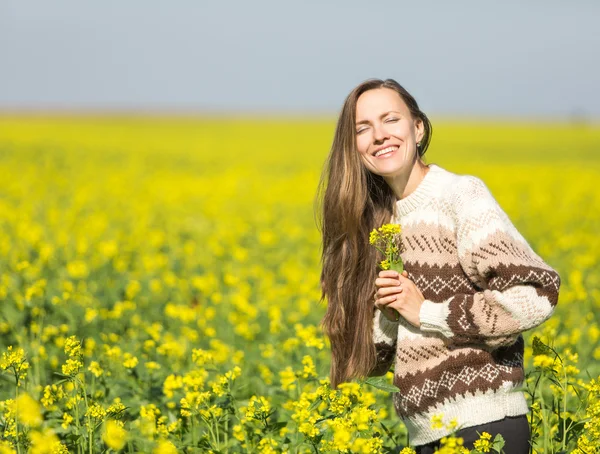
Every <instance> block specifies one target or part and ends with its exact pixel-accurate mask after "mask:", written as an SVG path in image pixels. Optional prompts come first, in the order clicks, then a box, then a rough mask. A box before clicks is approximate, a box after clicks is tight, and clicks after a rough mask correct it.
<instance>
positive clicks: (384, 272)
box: [379, 270, 398, 279]
mask: <svg viewBox="0 0 600 454" xmlns="http://www.w3.org/2000/svg"><path fill="white" fill-rule="evenodd" d="M379 277H390V278H393V279H397V278H398V271H394V270H382V271H380V272H379Z"/></svg>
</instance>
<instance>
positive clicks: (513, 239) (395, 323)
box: [321, 79, 560, 454]
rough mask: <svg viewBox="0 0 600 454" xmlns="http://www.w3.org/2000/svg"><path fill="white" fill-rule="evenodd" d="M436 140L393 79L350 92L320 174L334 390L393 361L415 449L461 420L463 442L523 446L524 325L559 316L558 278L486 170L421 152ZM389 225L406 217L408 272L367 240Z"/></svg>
mask: <svg viewBox="0 0 600 454" xmlns="http://www.w3.org/2000/svg"><path fill="white" fill-rule="evenodd" d="M430 139H431V124H430V122H429V120H428V119H427V117H426V116H425V114H424V113H423V112H421V110H419V107H418V105H417V103H416V101H415V100H414V98H413V97H412V96H411V95H410V94H409V93H408V92H407V91H406V90H405V89H404V88H403V87H401V86H400V85H399V84H398V83H397V82H395V81H394V80H390V79H388V80H385V81H382V80H368V81H366V82H364V83H362V84H360V85H359V86H358V87H356V88H355V89H354V90H353V91H352V92H351V93H350V94H349V95H348V97H347V98H346V101H345V103H344V106H343V109H342V112H341V114H340V117H339V121H338V124H337V128H336V132H335V137H334V140H333V145H332V148H331V153H330V155H329V158H328V161H327V165H326V169H325V172H324V175H323V178H322V181H321V191H322V193H323V207H322V208H323V210H322V226H321V228H322V236H323V255H322V265H323V270H322V290H323V298H326V299H327V301H328V307H327V312H326V314H325V317H324V319H323V327H324V330H325V332H326V334H327V335H328V337H329V338H330V341H331V348H332V363H331V382H332V386H334V387H335V386H337V385H338V384H339V383H341V382H344V381H347V380H351V379H353V378H357V377H366V376H371V375H382V374H385V373H386V372H387V371H388V369H389V368H390V367H391V365H392V364H394V366H395V367H394V384H395V385H396V386H397V387H398V388H399V389H400V392H398V393H395V394H394V406H395V409H396V412H397V413H398V415H399V416H400V417H401V418H402V420H403V421H404V423H405V425H406V427H407V428H408V432H409V437H410V442H411V444H412V445H414V446H417V452H420V453H429V452H434V448H435V447H436V446H439V444H437V443H439V440H440V439H441V438H442V437H443V436H445V435H448V434H449V433H451V431H452V429H451V426H452V424H451V421H453V420H454V421H456V422H457V423H458V426H459V427H460V428H461V430H460V431H459V435H460V436H462V437H463V438H464V441H465V446H466V447H469V448H471V447H472V444H473V441H475V440H477V439H478V438H479V435H478V432H479V433H481V432H483V431H486V432H488V433H491V434H492V435H495V434H497V433H500V434H502V435H503V436H504V438H505V439H506V445H505V452H507V453H511V454H519V453H527V452H529V443H528V440H529V426H528V423H527V419H526V413H527V412H528V407H527V403H526V400H525V397H524V394H523V392H521V391H516V388H518V387H519V386H520V385H521V384H522V382H523V379H524V371H523V347H524V343H523V337H522V335H521V332H523V331H525V330H528V329H531V328H533V327H535V326H537V325H539V324H540V323H542V322H543V321H545V320H546V319H547V318H548V317H550V315H551V314H552V312H553V310H554V308H555V306H556V303H557V300H558V289H559V286H560V278H559V276H558V274H557V273H556V271H554V270H553V269H552V268H551V267H549V266H548V265H547V264H546V263H544V261H543V260H542V259H541V258H540V257H539V256H538V255H537V254H536V253H535V252H534V251H533V250H532V249H531V247H530V246H529V245H528V243H527V241H526V240H525V239H524V238H523V237H522V236H521V235H520V234H519V232H518V231H517V230H516V229H515V227H514V226H513V224H512V223H511V221H510V219H509V218H508V216H507V215H506V214H505V212H504V211H503V210H502V209H501V208H500V206H499V205H498V203H497V202H496V201H495V199H494V197H493V196H492V195H491V194H490V192H489V190H488V189H487V187H486V186H485V184H484V183H483V182H482V181H481V180H480V179H479V178H476V177H473V176H468V175H457V174H454V173H452V172H450V171H448V170H446V169H444V168H442V167H441V166H438V165H435V164H430V165H426V164H425V163H424V162H423V160H422V157H423V155H424V154H425V151H426V150H427V147H428V145H429V142H430ZM389 222H394V223H399V224H400V225H401V227H402V233H401V241H402V247H403V252H402V259H403V261H404V266H405V272H404V273H403V274H402V275H398V273H396V272H394V271H389V270H388V271H381V272H379V273H378V270H377V263H378V262H379V260H381V257H380V256H379V253H378V252H377V251H376V250H375V249H374V248H373V247H372V246H371V245H370V244H369V242H368V239H369V233H370V232H371V230H372V229H374V228H376V227H380V226H381V225H382V224H386V223H389ZM373 302H374V304H373ZM440 414H441V415H443V423H442V424H433V425H432V422H431V421H432V418H433V417H434V416H436V415H437V417H438V418H439V415H440ZM440 426H441V427H440Z"/></svg>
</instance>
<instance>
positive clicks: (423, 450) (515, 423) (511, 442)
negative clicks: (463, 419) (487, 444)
mask: <svg viewBox="0 0 600 454" xmlns="http://www.w3.org/2000/svg"><path fill="white" fill-rule="evenodd" d="M477 432H479V434H481V433H483V432H487V433H489V434H490V435H491V436H492V440H493V439H494V437H495V436H496V435H497V434H500V435H502V436H503V437H504V441H505V444H504V449H503V450H504V452H505V453H506V454H529V439H530V438H531V435H530V431H529V422H528V421H527V416H526V415H521V416H514V417H511V416H507V417H506V418H504V419H501V420H499V421H492V422H488V423H486V424H481V425H479V426H473V427H466V428H464V429H461V430H459V431H458V432H456V436H457V437H462V438H463V441H464V443H463V446H464V447H465V448H467V449H473V443H474V442H475V441H477V440H479V434H478V433H477ZM439 447H440V442H439V441H434V442H431V443H428V444H426V445H421V446H417V447H416V448H415V449H416V451H417V454H433V452H434V451H435V449H436V448H439Z"/></svg>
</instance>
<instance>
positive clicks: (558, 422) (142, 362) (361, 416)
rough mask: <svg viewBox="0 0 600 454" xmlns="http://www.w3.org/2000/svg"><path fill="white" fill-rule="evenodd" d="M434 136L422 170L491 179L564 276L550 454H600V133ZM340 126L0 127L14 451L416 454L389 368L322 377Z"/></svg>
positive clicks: (2, 334) (110, 121)
mask: <svg viewBox="0 0 600 454" xmlns="http://www.w3.org/2000/svg"><path fill="white" fill-rule="evenodd" d="M433 126H434V133H433V140H432V145H431V147H430V149H429V150H428V152H427V155H426V158H427V159H426V161H427V162H430V163H437V164H439V165H441V166H443V167H445V168H447V169H448V170H450V171H453V172H455V173H466V174H472V175H476V176H478V177H480V178H482V179H483V180H484V181H485V182H486V184H487V185H488V187H489V188H490V189H491V191H492V193H493V194H494V196H495V197H496V199H497V200H498V201H499V203H500V204H501V206H502V207H503V208H504V210H505V211H506V212H507V213H508V214H509V216H510V217H511V219H512V221H513V222H514V224H515V225H516V226H517V228H518V229H519V230H520V232H521V233H522V234H523V235H524V237H525V238H526V239H527V240H528V241H529V243H530V244H531V246H532V247H533V248H534V250H535V251H536V252H538V254H540V255H541V256H542V257H543V258H544V259H545V261H546V262H547V263H549V264H550V265H551V266H553V267H554V268H555V269H556V270H557V271H558V272H559V274H560V276H561V278H562V286H561V292H560V298H559V303H558V306H557V310H556V313H555V315H554V316H553V317H552V318H551V319H550V320H549V321H548V322H546V323H545V324H543V325H542V326H541V327H539V328H538V329H536V330H534V331H531V332H528V333H526V336H525V338H526V345H527V347H526V363H527V370H526V371H527V373H528V379H527V383H526V392H527V394H528V398H529V401H530V404H531V409H532V411H531V414H530V415H529V417H530V422H531V425H532V428H533V435H534V441H535V445H534V452H538V453H558V452H577V453H593V452H598V449H599V447H600V403H599V402H600V381H599V378H600V273H599V272H598V270H599V269H600V263H599V257H600V190H598V184H599V182H600V153H599V152H600V128H598V127H596V126H593V125H586V124H558V123H556V124H536V123H528V124H526V123H521V124H510V123H502V122H497V123H493V122H487V123H468V122H450V121H446V122H443V121H436V120H435V118H434V119H433ZM333 129H334V121H333V120H332V119H323V120H306V119H267V118H264V119H234V118H221V119H203V118H184V117H181V118H158V117H144V118H134V117H79V118H77V117H43V116H39V117H17V116H15V117H10V116H4V117H0V175H2V183H1V184H0V304H1V310H0V353H2V356H1V359H0V379H1V381H0V383H2V386H1V387H0V434H1V437H0V453H19V454H20V453H25V452H30V453H67V452H74V453H92V452H98V453H101V452H148V453H150V452H153V453H175V452H186V453H201V452H202V453H203V452H213V453H243V452H257V453H265V454H267V453H319V452H320V453H333V452H342V453H351V452H352V453H353V452H358V453H384V452H402V453H403V454H405V453H409V452H413V451H412V450H411V448H410V447H408V444H409V443H410V440H407V435H406V430H405V429H404V427H403V425H402V424H401V423H400V422H399V421H398V419H397V418H396V415H395V414H394V412H393V409H392V406H391V399H390V392H389V389H388V386H389V385H388V384H389V383H390V377H391V374H388V376H387V380H383V381H379V382H377V380H374V381H372V382H371V383H358V382H356V383H349V384H345V385H343V386H341V387H340V388H339V389H338V390H336V391H332V390H331V389H330V387H329V383H328V380H327V378H326V377H327V372H328V361H329V359H328V358H329V353H328V345H327V342H326V339H325V338H324V337H323V334H322V332H321V330H320V329H319V326H318V324H319V321H320V319H321V317H322V315H323V313H324V305H323V303H320V302H319V298H320V290H319V273H320V267H319V258H320V249H319V248H320V237H319V232H318V230H317V227H316V222H315V212H314V202H315V194H316V188H317V184H318V180H319V176H320V172H321V169H322V167H323V164H324V160H325V157H326V155H327V153H328V150H329V146H330V144H331V140H332V137H333ZM365 241H368V239H365ZM432 424H434V425H440V424H450V425H454V426H456V425H460V421H446V420H445V419H444V417H443V415H438V416H437V417H436V418H435V419H434V420H433V421H432ZM494 443H495V444H494ZM499 443H501V442H500V441H499V440H490V439H489V438H486V437H485V436H482V439H481V440H480V441H479V442H478V445H477V448H476V450H474V451H473V452H492V451H490V449H492V448H494V447H495V448H499V446H500V445H499ZM440 452H445V453H451V452H467V451H466V450H464V449H463V448H462V447H461V440H460V439H456V438H455V437H449V438H448V439H446V440H445V441H444V446H443V447H442V449H441V450H440Z"/></svg>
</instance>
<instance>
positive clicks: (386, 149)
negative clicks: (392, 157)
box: [375, 146, 398, 157]
mask: <svg viewBox="0 0 600 454" xmlns="http://www.w3.org/2000/svg"><path fill="white" fill-rule="evenodd" d="M396 148H398V147H393V146H392V147H387V148H384V149H383V150H379V151H378V152H377V153H375V157H377V156H381V155H382V154H386V153H391V152H392V151H394V150H396Z"/></svg>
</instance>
